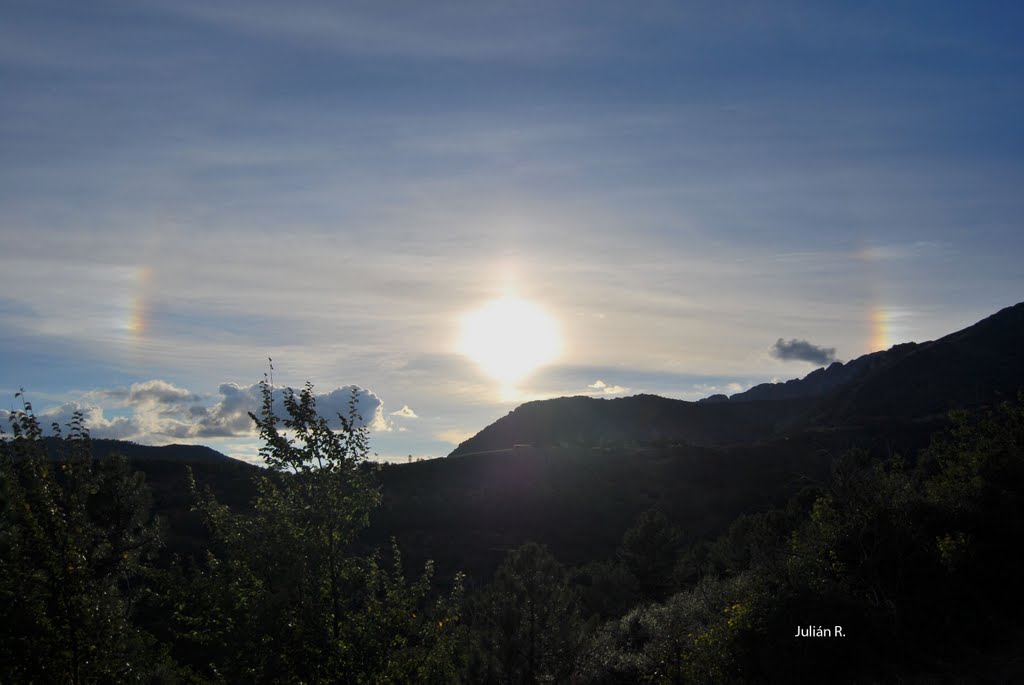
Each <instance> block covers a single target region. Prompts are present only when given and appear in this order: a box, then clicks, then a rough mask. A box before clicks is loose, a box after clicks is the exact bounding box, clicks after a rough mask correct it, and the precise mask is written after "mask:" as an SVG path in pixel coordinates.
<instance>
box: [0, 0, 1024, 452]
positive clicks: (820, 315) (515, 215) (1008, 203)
mask: <svg viewBox="0 0 1024 685" xmlns="http://www.w3.org/2000/svg"><path fill="white" fill-rule="evenodd" d="M895 5H896V4H895V3H849V4H837V3H829V4H828V7H825V6H824V4H823V3H809V2H808V3H787V2H781V3H770V4H769V3H759V2H756V3H755V2H749V3H744V2H740V3H730V4H729V6H728V8H725V7H724V6H723V5H722V4H721V3H685V4H684V3H668V2H666V3H660V2H647V3H603V2H586V3H584V2H572V3H560V2H538V3H478V2H473V3H470V2H466V3H452V2H436V3H389V2H372V3H371V2H350V3H344V2H289V3H283V2H265V1H262V0H250V1H248V2H191V1H188V0H173V1H172V0H166V1H163V0H158V1H154V2H127V1H125V2H103V1H99V2H90V3H80V2H46V1H45V0H43V1H40V0H33V1H31V2H17V1H14V2H6V3H4V4H3V7H2V8H0V87H2V92H3V96H2V97H0V160H2V161H3V164H0V238H2V250H0V392H3V393H5V394H6V395H7V396H8V397H11V400H10V401H11V402H13V393H14V392H15V391H16V390H17V389H18V388H19V387H24V388H25V389H26V390H27V391H28V392H29V396H30V397H31V398H32V399H33V400H34V402H35V405H36V407H37V408H39V409H41V410H43V411H48V412H50V414H52V415H53V416H55V417H58V418H59V417H60V416H63V415H66V414H67V413H68V412H70V411H71V410H73V409H74V408H75V407H78V408H81V409H83V410H84V411H86V412H87V414H88V415H89V417H90V418H91V420H92V423H93V426H94V432H95V433H96V434H97V435H115V436H118V437H125V438H129V439H134V440H138V441H140V442H151V443H166V442H183V441H194V442H202V443H205V444H210V445H211V446H214V447H217V448H219V449H223V450H224V451H226V452H228V453H230V454H235V455H238V456H242V457H246V456H252V455H253V454H254V453H255V447H256V446H255V441H254V438H253V436H252V435H251V434H250V433H249V429H248V424H246V422H245V421H244V417H245V411H246V409H247V407H248V406H249V405H248V404H247V403H248V402H251V401H252V397H253V394H252V386H253V384H255V383H256V382H258V381H259V379H260V378H262V375H263V372H264V371H265V370H266V358H267V357H273V358H274V362H275V380H277V381H278V382H279V383H281V384H292V385H300V384H302V383H303V382H305V381H306V380H309V381H312V382H313V383H314V384H315V385H316V386H317V389H318V390H319V391H322V392H323V393H324V402H325V406H327V407H329V408H330V407H334V404H333V403H334V402H335V400H337V399H338V398H339V397H341V394H339V393H340V392H342V391H343V392H347V391H348V389H349V388H351V387H352V386H357V387H358V388H361V389H363V390H364V391H365V399H366V404H365V406H364V408H365V410H366V413H367V414H368V416H369V417H370V418H372V428H373V434H372V445H373V448H374V449H375V450H376V451H377V452H378V453H379V454H380V455H381V456H382V457H384V458H392V457H400V456H403V455H407V454H413V455H415V456H439V455H443V454H445V453H447V452H448V451H450V449H451V448H452V447H453V446H454V444H455V443H456V442H458V440H459V439H460V438H462V437H465V436H466V435H468V434H471V433H473V432H475V431H477V430H479V429H480V428H482V427H483V426H485V425H487V424H488V423H490V422H492V421H494V420H495V419H497V418H499V417H500V416H503V415H504V414H505V413H507V412H508V411H509V410H511V409H512V408H514V407H515V406H516V405H517V404H518V403H519V402H521V401H524V400H527V399H533V398H542V397H551V396H557V395H562V394H593V395H600V396H621V395H624V394H633V393H637V392H653V393H658V394H663V395H667V396H672V397H679V398H683V399H696V398H699V397H703V396H706V395H708V394H713V393H716V392H726V393H732V392H736V391H739V390H742V389H745V388H746V387H749V386H750V385H752V384H756V383H759V382H764V381H768V380H772V379H786V378H791V377H796V376H802V375H804V374H806V373H807V372H809V371H810V370H812V369H813V368H815V366H816V364H815V363H812V362H808V361H802V360H801V359H799V358H780V356H779V355H773V354H772V350H773V345H775V344H776V341H777V340H779V339H780V338H781V339H784V340H786V341H789V340H793V339H797V340H802V341H807V342H809V343H810V344H811V345H815V346H818V347H821V348H834V349H835V351H836V353H835V354H836V356H837V357H838V358H840V359H844V360H845V359H850V358H854V357H856V356H859V355H861V354H864V353H866V352H870V351H873V350H876V349H882V348H884V347H888V346H889V345H892V344H894V343H897V342H902V341H907V340H927V339H933V338H935V337H938V336H941V335H944V334H946V333H948V332H951V331H953V330H955V329H957V328H961V327H963V326H965V325H968V324H970V323H973V322H974V321H976V320H978V319H980V318H982V317H984V316H986V315H988V314H990V313H992V312H994V311H996V310H997V309H999V308H1001V307H1004V306H1007V305H1010V304H1013V303H1015V302H1017V301H1018V300H1020V299H1022V298H1021V293H1022V292H1024V288H1022V285H1024V269H1022V268H1021V266H1020V261H1021V256H1022V253H1024V250H1022V248H1024V231H1021V221H1022V216H1024V213H1022V209H1024V193H1021V192H1020V188H1022V187H1024V121H1022V119H1021V117H1020V115H1019V113H1020V112H1021V111H1024V106H1022V105H1024V49H1022V47H1021V42H1020V40H1019V34H1020V28H1021V27H1022V26H1024V10H1021V9H1019V5H1018V4H1017V3H967V2H964V3H941V2H928V3H923V2H922V3H899V4H898V7H896V6H895ZM510 293H512V294H515V295H516V296H518V297H520V298H522V299H525V300H528V301H530V302H533V303H535V304H536V305H538V306H540V307H542V308H543V309H544V310H545V311H546V312H547V313H548V314H549V315H550V316H551V317H552V318H553V319H554V320H555V321H556V322H557V325H558V328H559V330H560V332H561V338H562V353H561V355H560V357H558V358H557V359H555V360H554V361H552V363H550V364H548V365H547V366H544V367H542V368H539V369H538V370H536V371H535V372H534V373H533V374H531V375H530V376H528V377H526V378H524V379H522V380H521V381H520V383H519V384H518V385H517V387H516V388H515V390H514V392H509V391H508V389H507V388H506V389H500V388H497V387H496V383H495V382H494V381H493V380H492V379H490V378H488V377H487V376H486V375H485V374H483V373H481V370H480V369H479V368H477V367H476V366H475V365H474V364H473V363H472V362H471V361H469V360H467V359H466V358H465V357H464V356H463V355H461V354H460V353H459V350H458V344H457V337H458V330H459V322H460V321H461V320H462V318H463V317H464V316H465V315H466V314H467V313H469V312H472V311H474V310H475V309H478V308H479V307H481V306H483V305H484V304H485V303H487V302H488V301H491V300H493V299H494V298H497V297H500V296H502V295H504V294H510ZM598 381H601V383H598ZM332 393H333V394H332ZM396 412H397V413H396ZM413 415H414V416H413ZM211 427H212V428H211Z"/></svg>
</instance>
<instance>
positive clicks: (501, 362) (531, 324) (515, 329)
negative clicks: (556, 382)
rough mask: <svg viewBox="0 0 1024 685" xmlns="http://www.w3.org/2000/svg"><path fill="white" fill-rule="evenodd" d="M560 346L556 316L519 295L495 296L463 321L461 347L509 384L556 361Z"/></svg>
mask: <svg viewBox="0 0 1024 685" xmlns="http://www.w3.org/2000/svg"><path fill="white" fill-rule="evenodd" d="M560 348H561V341H560V340H559V335H558V326H557V325H556V324H555V320H554V319H553V318H551V316H549V315H548V314H547V313H545V312H544V310H543V309H541V308H540V307H538V306H537V305H535V304H532V303H530V302H527V301H525V300H521V299H519V298H516V297H503V298H501V299H498V300H493V301H491V302H489V303H487V304H486V305H484V306H483V307H482V308H480V309H478V310H476V311H475V312H472V313H470V314H469V315H467V316H466V317H465V318H464V319H463V321H462V335H461V338H460V341H459V351H460V352H461V353H462V354H464V355H466V356H467V357H469V358H470V359H472V360H473V361H475V362H476V363H477V364H479V365H480V368H481V369H483V370H484V372H485V373H486V374H487V375H489V376H491V377H492V378H495V379H497V380H499V381H501V382H502V383H505V384H509V385H511V384H514V383H516V382H518V381H520V380H522V379H523V378H524V377H526V376H527V375H528V374H529V373H530V372H531V371H533V370H534V369H536V368H537V367H539V366H543V365H544V364H547V363H549V362H551V361H553V360H554V359H555V357H556V356H558V353H559V350H560Z"/></svg>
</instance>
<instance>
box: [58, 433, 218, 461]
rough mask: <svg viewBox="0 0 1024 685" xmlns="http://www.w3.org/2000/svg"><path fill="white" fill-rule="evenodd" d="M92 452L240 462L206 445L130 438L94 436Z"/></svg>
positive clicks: (101, 455)
mask: <svg viewBox="0 0 1024 685" xmlns="http://www.w3.org/2000/svg"><path fill="white" fill-rule="evenodd" d="M47 443H48V445H47V446H48V449H49V451H50V453H51V455H52V454H53V452H54V450H55V449H56V448H57V446H58V445H59V444H60V441H59V440H57V439H56V438H47ZM92 453H93V456H94V457H95V458H97V459H103V458H104V457H107V456H109V455H111V454H122V455H124V456H125V457H127V458H128V460H129V461H132V462H141V461H168V462H178V463H218V462H238V460H237V459H234V458H233V457H229V456H228V455H226V454H222V453H221V452H218V451H217V450H215V449H213V448H211V447H206V446H205V445H161V446H159V447H157V446H153V445H140V444H138V443H136V442H130V441H128V440H109V439H105V438H93V440H92Z"/></svg>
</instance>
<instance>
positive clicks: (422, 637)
mask: <svg viewBox="0 0 1024 685" xmlns="http://www.w3.org/2000/svg"><path fill="white" fill-rule="evenodd" d="M261 390H262V394H263V406H262V411H261V413H260V415H255V414H250V416H251V417H252V419H253V420H254V421H255V423H256V426H257V428H258V430H259V434H260V437H261V439H262V441H263V443H264V444H263V447H262V448H261V450H260V454H261V456H262V457H263V460H264V462H265V463H266V465H267V467H268V468H267V470H266V473H264V474H262V475H261V476H260V477H259V480H258V483H257V490H258V496H257V499H256V501H255V502H254V508H253V512H252V514H251V515H242V514H236V513H234V512H232V511H230V510H229V509H228V508H227V507H225V506H223V505H221V504H219V503H218V502H217V501H216V500H215V499H214V498H213V496H212V495H211V494H209V493H207V494H205V495H204V496H199V495H198V493H197V508H198V509H199V510H200V511H201V513H202V514H203V516H204V517H205V519H206V522H207V525H208V526H209V528H210V530H211V534H212V537H213V541H214V542H213V547H212V549H211V550H210V553H209V555H208V558H207V560H206V564H205V567H203V568H201V569H198V570H196V572H195V573H194V579H193V583H192V584H191V585H190V589H189V590H188V591H187V593H186V594H185V595H184V596H183V597H182V598H181V600H180V601H179V602H178V623H179V626H180V628H181V635H182V639H183V641H184V642H187V643H190V644H189V645H188V649H189V650H190V652H191V653H192V654H193V655H197V654H198V656H193V658H192V661H194V662H195V661H198V663H199V664H200V667H199V669H200V672H201V673H205V675H206V676H207V677H210V676H212V677H219V678H225V679H227V680H229V681H257V682H300V681H301V682H407V681H410V680H417V681H420V682H447V681H450V679H451V677H452V673H453V672H454V669H455V668H456V665H455V661H454V659H453V649H454V647H453V645H454V644H455V643H456V642H457V641H458V637H457V633H458V619H459V616H458V605H459V601H460V593H461V578H457V579H456V587H455V590H454V592H453V596H451V597H450V598H449V599H448V600H442V601H436V600H432V599H431V593H430V589H431V588H430V584H431V573H432V567H431V566H430V565H428V567H427V569H426V571H425V573H424V575H423V576H422V577H421V578H420V580H419V581H417V582H415V583H412V584H409V583H407V582H406V580H405V577H404V575H403V573H402V567H401V559H400V557H399V555H398V554H397V550H395V553H394V570H393V571H392V572H390V573H389V572H387V571H386V570H384V569H383V568H382V567H381V565H380V563H379V561H378V558H377V556H376V555H375V554H373V553H369V552H368V551H367V550H365V549H363V547H362V546H361V543H360V534H361V533H362V531H363V530H364V529H365V528H366V526H367V525H368V523H369V516H370V513H371V511H372V510H373V509H374V507H376V506H377V504H378V503H379V502H380V494H379V492H378V490H377V488H376V486H375V485H374V484H373V480H372V479H373V468H372V467H371V465H370V464H368V463H367V462H366V456H367V454H368V451H369V447H368V436H367V430H366V428H365V427H363V426H362V425H361V419H360V417H359V416H358V415H357V414H356V411H355V403H356V400H357V397H356V395H355V394H353V397H352V399H351V401H350V405H349V416H347V417H345V416H338V419H339V421H340V422H341V430H334V429H332V428H331V426H330V425H329V423H328V421H327V419H326V418H324V417H322V416H320V415H319V414H318V413H317V410H316V401H315V395H314V393H313V387H312V385H310V384H306V386H305V387H304V388H303V389H302V390H301V391H300V392H299V393H295V392H294V391H292V390H291V389H286V390H284V392H283V401H284V407H285V411H286V412H287V418H285V419H283V420H281V419H279V418H278V417H277V416H275V414H274V409H273V404H274V395H273V388H272V387H271V384H270V382H269V380H268V379H266V378H265V379H264V381H263V382H262V383H261ZM442 655H444V656H442Z"/></svg>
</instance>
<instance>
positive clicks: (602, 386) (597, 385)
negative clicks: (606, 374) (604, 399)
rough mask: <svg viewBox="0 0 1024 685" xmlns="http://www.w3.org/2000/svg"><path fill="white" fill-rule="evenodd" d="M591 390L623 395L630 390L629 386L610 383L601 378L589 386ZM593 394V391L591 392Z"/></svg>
mask: <svg viewBox="0 0 1024 685" xmlns="http://www.w3.org/2000/svg"><path fill="white" fill-rule="evenodd" d="M587 387H588V388H589V389H590V390H592V391H594V392H596V393H600V394H602V395H621V394H622V393H625V392H629V388H624V387H622V386H621V385H608V384H607V383H605V382H604V381H603V380H601V379H600V378H599V379H597V380H596V381H594V382H593V383H591V384H590V385H588V386H587ZM591 394H593V393H591Z"/></svg>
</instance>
